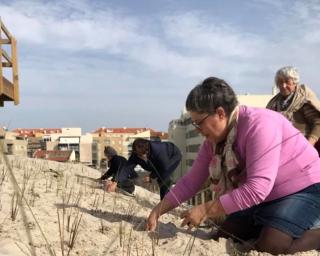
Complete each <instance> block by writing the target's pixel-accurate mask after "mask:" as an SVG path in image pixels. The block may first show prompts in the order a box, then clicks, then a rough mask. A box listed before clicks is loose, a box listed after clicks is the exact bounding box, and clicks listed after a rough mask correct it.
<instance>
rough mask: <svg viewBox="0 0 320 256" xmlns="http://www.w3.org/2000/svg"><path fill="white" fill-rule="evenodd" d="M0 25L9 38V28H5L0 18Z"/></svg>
mask: <svg viewBox="0 0 320 256" xmlns="http://www.w3.org/2000/svg"><path fill="white" fill-rule="evenodd" d="M0 25H1V29H2V30H3V32H4V33H5V34H6V36H7V38H11V37H12V36H11V34H10V32H9V30H8V29H7V28H6V26H5V25H4V24H3V23H2V21H1V20H0Z"/></svg>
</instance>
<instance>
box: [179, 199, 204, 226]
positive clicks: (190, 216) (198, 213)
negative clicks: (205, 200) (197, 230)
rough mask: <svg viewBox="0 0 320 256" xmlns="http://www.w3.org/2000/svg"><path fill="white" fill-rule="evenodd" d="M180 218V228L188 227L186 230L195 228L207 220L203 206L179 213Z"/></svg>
mask: <svg viewBox="0 0 320 256" xmlns="http://www.w3.org/2000/svg"><path fill="white" fill-rule="evenodd" d="M180 217H181V218H182V219H183V221H182V223H181V227H183V226H185V225H188V229H189V230H190V229H192V228H193V227H197V226H199V225H200V223H201V222H202V221H203V220H205V219H206V218H207V213H206V209H205V206H204V204H200V205H197V206H195V207H193V208H191V209H190V210H187V211H184V212H183V213H181V215H180Z"/></svg>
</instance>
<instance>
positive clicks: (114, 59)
mask: <svg viewBox="0 0 320 256" xmlns="http://www.w3.org/2000/svg"><path fill="white" fill-rule="evenodd" d="M0 16H1V20H2V21H3V23H4V24H5V26H6V27H7V28H8V30H9V31H10V33H11V34H12V35H13V36H14V37H15V38H16V40H17V43H18V68H19V84H20V104H19V105H17V106H15V105H14V104H13V103H11V102H5V106H4V107H3V108H0V113H1V114H0V125H1V126H5V127H7V128H8V129H9V130H11V129H14V128H60V127H81V128H82V131H83V132H90V131H93V130H95V129H96V128H99V127H109V128H115V127H147V128H152V129H155V130H158V131H167V129H168V124H169V122H170V121H171V120H173V119H177V118H179V117H180V114H181V111H182V109H183V107H184V103H185V99H186V97H187V95H188V93H189V91H190V90H191V89H192V88H193V87H194V86H195V85H197V84H198V83H200V82H201V81H202V80H204V79H205V78H206V77H208V76H216V77H219V78H222V79H224V80H226V81H227V82H228V83H229V84H230V85H231V86H232V87H233V88H234V90H235V91H236V93H238V94H245V93H249V94H270V93H271V89H272V86H273V85H274V74H275V72H276V71H277V70H278V69H279V68H281V67H283V66H288V65H290V66H295V67H297V68H298V70H299V73H300V77H301V79H300V80H301V83H304V84H307V85H308V86H309V87H310V88H311V89H312V90H313V91H314V92H315V93H316V94H317V95H318V97H319V96H320V86H319V84H320V75H319V66H320V63H319V62H320V30H319V27H320V1H319V0H314V1H313V0H305V1H295V0H282V1H277V0H246V1H238V0H206V1H204V0H183V1H182V0H108V1H104V0H50V1H49V0H42V1H41V0H34V1H32V0H29V1H28V0H21V1H20V0H1V1H0Z"/></svg>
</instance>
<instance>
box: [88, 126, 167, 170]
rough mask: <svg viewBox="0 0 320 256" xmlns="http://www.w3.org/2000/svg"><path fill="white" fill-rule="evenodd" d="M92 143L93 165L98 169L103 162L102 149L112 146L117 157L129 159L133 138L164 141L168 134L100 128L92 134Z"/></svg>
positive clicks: (146, 130)
mask: <svg viewBox="0 0 320 256" xmlns="http://www.w3.org/2000/svg"><path fill="white" fill-rule="evenodd" d="M92 136H93V141H94V142H95V145H93V164H94V165H96V166H98V167H100V165H101V163H103V162H104V160H105V159H104V158H105V157H104V148H105V147H106V146H112V147H113V148H115V149H116V150H117V152H118V154H119V155H122V156H124V157H126V158H128V157H129V155H130V153H131V148H132V142H133V140H134V139H135V138H146V139H151V140H153V139H158V140H159V139H161V140H166V139H167V138H168V134H167V133H164V132H157V131H154V130H153V129H149V128H127V127H123V128H106V127H101V128H98V129H96V130H95V131H93V132H92Z"/></svg>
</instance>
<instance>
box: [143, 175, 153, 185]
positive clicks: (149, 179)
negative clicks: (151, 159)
mask: <svg viewBox="0 0 320 256" xmlns="http://www.w3.org/2000/svg"><path fill="white" fill-rule="evenodd" d="M143 182H144V183H151V178H150V176H149V175H147V176H144V177H143Z"/></svg>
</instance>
